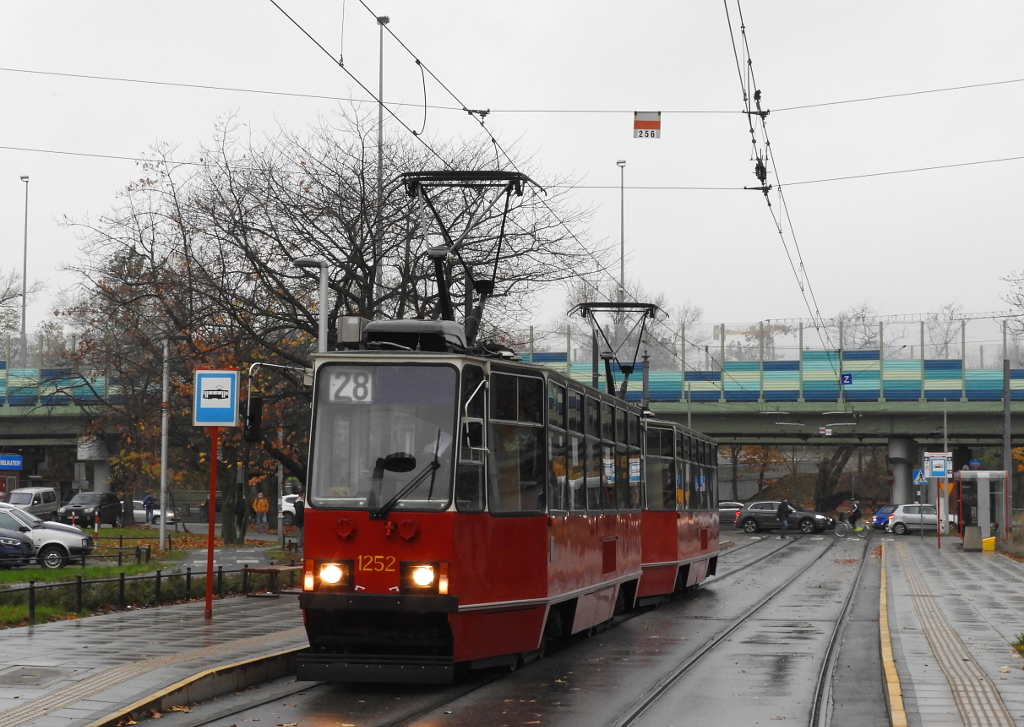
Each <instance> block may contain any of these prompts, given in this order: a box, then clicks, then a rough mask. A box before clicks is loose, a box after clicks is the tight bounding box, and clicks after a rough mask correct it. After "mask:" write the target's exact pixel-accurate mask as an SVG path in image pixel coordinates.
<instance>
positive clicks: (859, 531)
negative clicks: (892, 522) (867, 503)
mask: <svg viewBox="0 0 1024 727" xmlns="http://www.w3.org/2000/svg"><path fill="white" fill-rule="evenodd" d="M858 522H859V521H858ZM870 532H871V528H870V527H869V526H868V525H867V523H861V525H860V526H859V527H855V526H851V525H850V523H848V522H846V521H845V520H840V521H839V522H837V523H836V529H835V534H836V537H837V538H845V537H847V536H848V535H856V536H857V537H858V538H866V537H867V536H868V534H869V533H870Z"/></svg>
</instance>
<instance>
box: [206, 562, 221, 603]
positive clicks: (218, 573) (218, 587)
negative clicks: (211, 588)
mask: <svg viewBox="0 0 1024 727" xmlns="http://www.w3.org/2000/svg"><path fill="white" fill-rule="evenodd" d="M206 577H207V578H209V577H210V574H209V573H207V574H206ZM217 598H224V566H222V565H219V566H217Z"/></svg>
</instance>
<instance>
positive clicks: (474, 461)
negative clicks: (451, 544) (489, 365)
mask: <svg viewBox="0 0 1024 727" xmlns="http://www.w3.org/2000/svg"><path fill="white" fill-rule="evenodd" d="M483 381H484V370H483V369H482V368H480V367H479V366H473V365H466V366H464V367H463V368H462V399H461V402H462V403H461V412H460V413H461V415H462V417H463V420H462V441H461V442H460V447H461V449H460V451H459V463H458V467H457V468H456V470H455V506H456V507H457V508H458V509H459V512H482V511H483V509H484V487H485V483H486V481H487V480H486V476H485V471H486V470H485V467H484V457H483V452H484V450H485V449H486V447H485V445H484V436H483V434H484V428H483V427H484V397H485V395H486V388H485V387H484V386H482V384H483Z"/></svg>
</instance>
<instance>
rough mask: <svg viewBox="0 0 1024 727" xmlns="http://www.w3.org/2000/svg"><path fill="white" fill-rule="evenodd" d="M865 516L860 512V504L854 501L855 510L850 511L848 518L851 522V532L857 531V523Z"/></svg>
mask: <svg viewBox="0 0 1024 727" xmlns="http://www.w3.org/2000/svg"><path fill="white" fill-rule="evenodd" d="M863 514H864V513H862V512H861V511H860V503H859V502H857V501H856V500H854V501H853V509H852V510H850V516H849V518H848V519H849V521H850V530H851V531H853V530H856V529H857V521H858V520H860V518H861V515H863Z"/></svg>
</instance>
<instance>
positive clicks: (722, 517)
mask: <svg viewBox="0 0 1024 727" xmlns="http://www.w3.org/2000/svg"><path fill="white" fill-rule="evenodd" d="M294 497H298V496H297V495H295V496H294ZM742 508H743V503H742V502H732V501H728V500H727V501H725V502H719V503H718V526H719V527H725V526H726V525H734V524H735V523H736V514H737V513H738V512H739V511H740V510H741V509H742ZM292 512H293V513H294V512H295V507H294V505H293V506H292ZM285 525H291V523H285Z"/></svg>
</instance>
